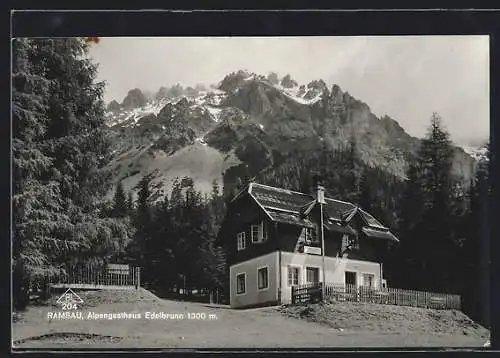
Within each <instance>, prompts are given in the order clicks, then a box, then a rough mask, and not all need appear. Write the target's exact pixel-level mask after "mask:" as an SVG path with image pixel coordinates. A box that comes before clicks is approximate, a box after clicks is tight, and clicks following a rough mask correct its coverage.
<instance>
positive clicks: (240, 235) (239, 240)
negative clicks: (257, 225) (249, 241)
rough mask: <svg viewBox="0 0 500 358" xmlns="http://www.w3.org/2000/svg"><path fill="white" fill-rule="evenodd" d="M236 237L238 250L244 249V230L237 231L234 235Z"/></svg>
mask: <svg viewBox="0 0 500 358" xmlns="http://www.w3.org/2000/svg"><path fill="white" fill-rule="evenodd" d="M236 239H237V244H238V251H240V250H244V249H245V247H246V240H245V233H244V232H240V233H238V235H236Z"/></svg>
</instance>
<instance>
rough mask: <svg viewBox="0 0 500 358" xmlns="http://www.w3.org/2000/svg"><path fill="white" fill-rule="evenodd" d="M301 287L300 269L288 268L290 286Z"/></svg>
mask: <svg viewBox="0 0 500 358" xmlns="http://www.w3.org/2000/svg"><path fill="white" fill-rule="evenodd" d="M298 285H300V268H299V267H294V266H288V286H298Z"/></svg>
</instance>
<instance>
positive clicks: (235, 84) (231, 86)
mask: <svg viewBox="0 0 500 358" xmlns="http://www.w3.org/2000/svg"><path fill="white" fill-rule="evenodd" d="M248 77H250V74H249V73H248V72H247V71H243V70H239V71H237V72H232V73H230V74H229V75H227V76H226V77H224V79H223V80H222V81H221V83H220V84H219V89H220V90H222V91H225V92H233V91H234V90H236V89H238V88H239V87H240V85H241V84H242V83H243V82H244V81H245V79H247V78H248Z"/></svg>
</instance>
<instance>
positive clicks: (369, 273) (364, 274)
mask: <svg viewBox="0 0 500 358" xmlns="http://www.w3.org/2000/svg"><path fill="white" fill-rule="evenodd" d="M362 275H363V287H364V288H370V289H375V288H376V287H375V274H374V273H371V272H363V273H362ZM367 276H370V277H371V279H372V282H371V284H372V285H371V286H367V285H366V281H365V278H366V277H367Z"/></svg>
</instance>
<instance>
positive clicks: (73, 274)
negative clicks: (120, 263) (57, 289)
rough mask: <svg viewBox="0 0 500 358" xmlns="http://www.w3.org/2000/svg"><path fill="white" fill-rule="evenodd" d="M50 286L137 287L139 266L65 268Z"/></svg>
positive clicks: (138, 284) (138, 283)
mask: <svg viewBox="0 0 500 358" xmlns="http://www.w3.org/2000/svg"><path fill="white" fill-rule="evenodd" d="M50 284H51V286H67V287H71V286H82V287H86V286H89V287H101V286H115V287H117V286H119V287H136V288H137V287H139V286H140V268H139V267H133V266H130V267H129V268H128V269H125V270H110V269H107V268H105V267H103V268H92V267H79V268H73V269H70V270H67V273H66V274H64V275H60V276H59V277H57V278H56V279H54V280H52V281H51V282H50Z"/></svg>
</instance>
